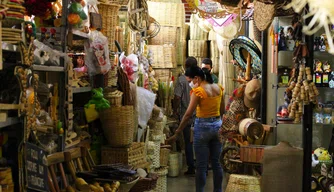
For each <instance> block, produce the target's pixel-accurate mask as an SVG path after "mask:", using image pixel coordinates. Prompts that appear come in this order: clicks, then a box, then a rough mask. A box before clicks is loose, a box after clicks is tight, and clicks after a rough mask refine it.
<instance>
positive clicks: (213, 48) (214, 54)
mask: <svg viewBox="0 0 334 192" xmlns="http://www.w3.org/2000/svg"><path fill="white" fill-rule="evenodd" d="M209 41H210V58H211V60H212V72H213V73H219V56H220V53H219V49H218V45H217V41H216V32H214V31H213V30H211V31H210V32H209Z"/></svg>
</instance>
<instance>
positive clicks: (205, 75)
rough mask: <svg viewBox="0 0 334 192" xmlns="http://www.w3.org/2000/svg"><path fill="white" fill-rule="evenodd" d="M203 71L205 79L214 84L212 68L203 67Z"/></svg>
mask: <svg viewBox="0 0 334 192" xmlns="http://www.w3.org/2000/svg"><path fill="white" fill-rule="evenodd" d="M202 71H203V73H204V79H205V81H207V82H208V83H210V84H212V83H213V79H212V76H211V72H210V70H209V69H207V68H202Z"/></svg>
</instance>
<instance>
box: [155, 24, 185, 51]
mask: <svg viewBox="0 0 334 192" xmlns="http://www.w3.org/2000/svg"><path fill="white" fill-rule="evenodd" d="M151 28H153V26H152V25H151V26H150V29H151ZM179 37H180V28H179V27H168V26H161V27H160V31H159V33H158V35H157V36H155V37H153V38H152V39H150V40H149V44H150V45H163V44H172V45H174V46H176V45H177V42H178V40H179Z"/></svg>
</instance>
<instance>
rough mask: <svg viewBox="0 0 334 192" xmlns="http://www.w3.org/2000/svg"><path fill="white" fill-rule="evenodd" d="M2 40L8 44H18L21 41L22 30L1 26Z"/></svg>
mask: <svg viewBox="0 0 334 192" xmlns="http://www.w3.org/2000/svg"><path fill="white" fill-rule="evenodd" d="M1 30H2V42H3V43H8V44H19V43H20V42H22V30H21V29H13V28H4V27H2V28H1Z"/></svg>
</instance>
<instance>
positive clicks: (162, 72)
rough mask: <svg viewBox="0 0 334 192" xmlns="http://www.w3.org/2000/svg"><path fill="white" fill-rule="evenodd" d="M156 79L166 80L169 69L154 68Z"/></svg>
mask: <svg viewBox="0 0 334 192" xmlns="http://www.w3.org/2000/svg"><path fill="white" fill-rule="evenodd" d="M154 71H155V76H154V77H155V78H156V80H160V81H162V82H166V81H168V78H169V75H170V73H171V70H170V69H154Z"/></svg>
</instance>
